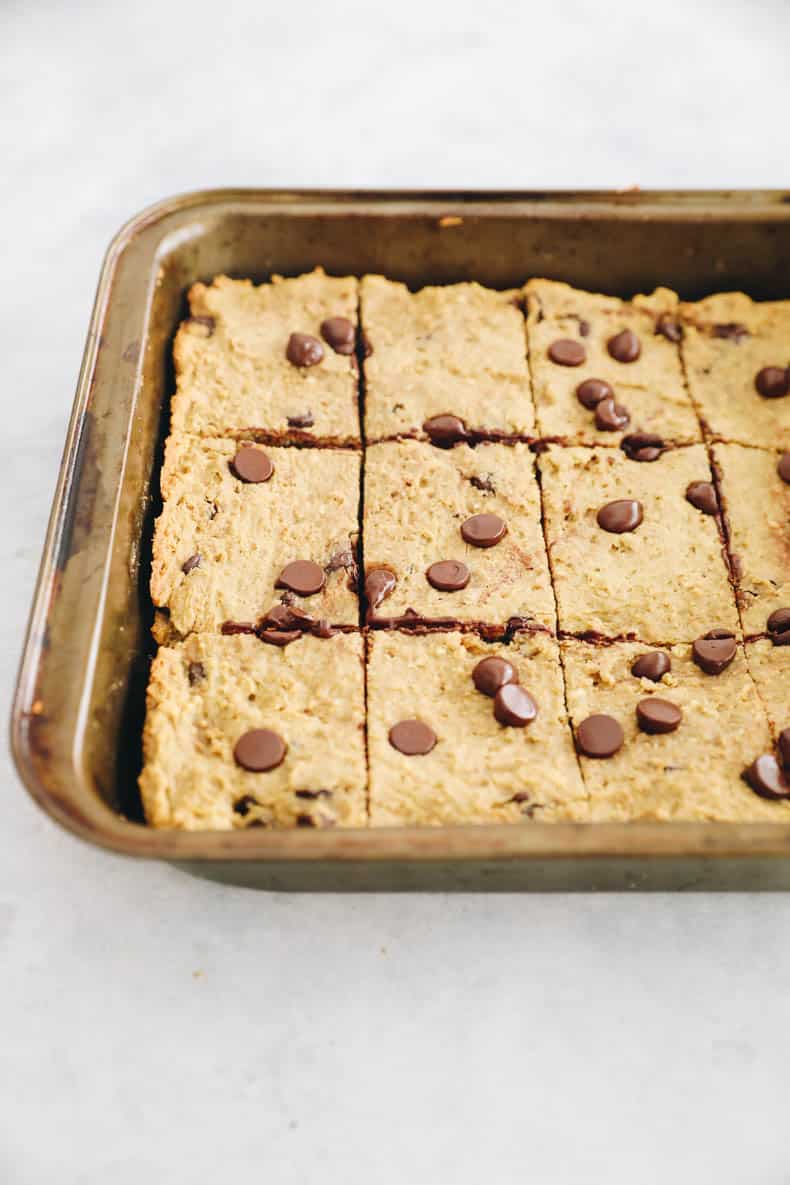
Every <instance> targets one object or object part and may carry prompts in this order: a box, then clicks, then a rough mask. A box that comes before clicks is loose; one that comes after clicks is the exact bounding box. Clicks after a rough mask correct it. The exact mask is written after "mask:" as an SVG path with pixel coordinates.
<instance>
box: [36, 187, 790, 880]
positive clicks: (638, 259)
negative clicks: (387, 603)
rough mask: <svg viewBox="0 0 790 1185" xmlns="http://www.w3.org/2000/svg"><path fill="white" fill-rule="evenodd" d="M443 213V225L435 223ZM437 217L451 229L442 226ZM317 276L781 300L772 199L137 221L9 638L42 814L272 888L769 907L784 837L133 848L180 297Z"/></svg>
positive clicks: (218, 204) (255, 840)
mask: <svg viewBox="0 0 790 1185" xmlns="http://www.w3.org/2000/svg"><path fill="white" fill-rule="evenodd" d="M448 215H450V216H452V218H453V222H454V223H455V224H454V225H447V224H446V223H445V225H442V220H443V219H446V217H447V216H448ZM457 219H460V220H461V221H460V223H458V222H457V221H456V220H457ZM317 263H321V264H322V265H323V266H324V267H326V269H327V270H328V271H331V272H355V273H357V274H361V273H362V272H364V271H381V272H385V273H386V274H388V275H390V276H392V277H394V278H400V279H403V280H405V281H406V282H408V283H410V284H413V285H420V284H423V283H431V282H449V281H454V280H459V279H468V278H474V279H478V280H481V281H482V282H484V283H487V284H491V285H494V286H498V287H504V286H509V285H513V284H517V283H520V282H522V281H523V280H524V279H525V278H527V277H528V276H530V275H544V276H549V277H555V278H558V279H559V278H561V279H565V280H568V281H569V282H571V283H574V284H577V285H579V286H582V287H588V288H593V289H596V290H598V289H601V290H604V291H609V292H619V293H622V294H624V295H628V294H630V293H633V292H635V291H644V290H648V289H650V288H652V287H653V286H655V285H657V284H660V283H664V284H668V285H670V286H672V287H674V288H676V289H677V290H678V291H679V292H680V293H681V295H683V296H684V297H689V298H691V297H697V296H700V295H702V294H704V293H706V292H712V291H716V290H720V289H726V288H744V289H746V290H747V291H748V292H749V293H750V294H752V295H753V296H755V297H757V298H764V299H767V298H781V297H787V296H788V295H790V292H788V276H790V194H787V193H781V192H766V193H755V192H735V193H686V194H684V193H670V192H662V193H638V192H630V191H629V192H625V193H615V194H605V193H587V194H585V193H577V194H572V193H567V194H552V193H525V194H455V193H442V194H416V193H415V194H410V193H406V194H398V193H359V192H357V193H333V192H322V193H309V192H299V193H272V192H267V191H254V190H250V191H219V192H212V193H205V194H201V193H196V194H188V195H186V196H184V197H182V198H176V199H173V200H170V201H166V202H163V203H161V204H160V205H158V206H156V207H154V208H153V209H151V210H148V211H145V212H144V213H142V214H141V215H139V216H138V217H137V218H135V219H134V220H133V221H132V222H131V223H129V224H128V225H127V226H126V227H124V228H123V230H121V232H120V233H119V234H118V236H117V237H116V239H115V240H114V242H113V244H112V245H111V247H110V250H109V252H108V255H107V258H106V260H105V264H104V268H103V271H102V276H101V280H100V284H99V290H98V294H97V299H96V306H95V309H94V314H93V318H92V321H91V327H90V332H89V337H88V343H87V346H86V351H85V357H84V362H83V367H82V371H81V375H80V380H79V386H78V391H77V397H76V402H75V406H74V412H73V416H72V421H71V425H70V428H69V434H68V439H67V443H66V450H65V454H64V459H63V467H62V472H61V475H60V480H59V483H58V488H57V493H56V498H55V506H54V509H53V515H52V519H51V522H50V528H49V533H48V537H47V542H46V548H45V554H44V558H43V561H42V568H41V573H40V578H39V585H38V589H37V593H36V599H35V603H34V607H33V611H32V615H31V621H30V627H29V634H28V639H27V644H26V647H25V654H24V658H23V662H22V667H21V671H20V676H19V685H18V690H17V695H16V701H15V707H14V715H13V721H12V743H13V748H14V755H15V758H16V762H17V766H18V769H19V771H20V774H21V776H22V778H23V780H24V782H25V784H26V785H27V787H28V789H29V790H30V792H31V793H32V794H33V795H34V797H35V798H36V799H37V801H38V802H39V803H40V804H41V805H42V807H43V808H44V809H45V810H46V811H48V812H49V814H51V815H52V816H53V817H55V818H56V819H58V820H59V821H60V822H61V823H63V824H64V825H65V826H66V827H68V828H70V829H71V830H72V831H74V832H75V833H76V834H78V835H80V836H82V837H83V838H84V839H87V840H89V841H91V842H94V843H97V844H100V845H102V846H104V847H108V848H111V849H114V850H116V851H119V852H125V853H128V854H132V855H140V856H149V857H156V858H159V859H166V860H174V861H178V862H179V863H184V864H185V865H186V866H187V867H189V869H190V870H192V871H196V872H198V873H200V874H202V875H210V876H213V877H218V878H220V879H223V880H227V881H231V882H235V883H243V884H255V885H261V886H264V887H278V888H291V889H293V888H313V889H314V888H336V889H344V888H355V889H361V888H385V887H389V888H406V889H408V888H420V887H440V888H444V889H446V888H453V887H456V888H484V887H490V888H492V889H500V888H501V889H512V888H516V887H522V886H523V887H536V888H542V889H551V888H569V887H578V888H588V887H602V888H603V887H606V888H652V887H655V888H666V887H676V888H712V887H733V888H750V887H753V888H775V887H785V886H788V885H790V827H787V826H783V825H778V824H777V825H770V824H768V825H756V824H750V825H733V824H647V823H639V824H632V825H621V824H598V825H594V826H576V825H571V824H557V825H549V824H530V825H529V826H524V827H507V826H491V827H458V828H442V829H436V830H433V829H430V830H428V829H426V830H419V829H414V828H404V829H398V830H370V831H359V832H350V831H328V832H312V831H306V830H299V831H293V832H286V831H281V832H276V831H264V830H253V831H248V832H233V833H217V834H209V833H199V834H198V833H191V834H190V833H177V832H166V831H155V830H153V829H149V828H146V827H145V826H144V825H143V824H142V822H141V817H140V812H139V801H138V799H137V792H136V777H137V774H138V772H139V766H140V733H141V727H142V719H143V702H144V692H145V682H146V676H147V670H148V662H149V658H150V642H149V626H150V620H151V606H150V601H149V599H148V596H147V591H146V590H147V581H148V566H149V560H150V557H149V549H150V538H151V524H152V519H153V516H154V513H155V510H156V486H157V482H156V475H157V472H158V467H159V463H160V460H161V449H162V442H163V439H164V435H165V434H166V427H167V425H166V419H167V416H166V406H167V399H168V396H169V394H170V392H171V390H172V374H171V371H170V360H169V359H170V344H171V341H172V336H173V333H174V330H175V327H176V325H177V323H178V320H179V318H180V316H181V315H182V313H183V302H184V292H185V290H186V288H187V287H188V286H189V285H190V284H191V283H192V282H193V281H194V280H196V279H199V278H200V279H210V278H211V277H212V276H213V275H215V274H216V273H219V272H226V273H228V274H230V275H236V276H251V277H252V278H254V279H257V280H261V279H265V278H266V277H267V276H268V275H269V274H271V272H273V271H279V272H285V273H297V272H300V271H305V270H309V269H310V268H312V267H313V266H315V264H317Z"/></svg>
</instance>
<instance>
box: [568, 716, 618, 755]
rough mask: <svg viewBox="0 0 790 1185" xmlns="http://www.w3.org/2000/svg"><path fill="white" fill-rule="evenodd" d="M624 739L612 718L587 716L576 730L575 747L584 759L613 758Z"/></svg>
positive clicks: (616, 722)
mask: <svg viewBox="0 0 790 1185" xmlns="http://www.w3.org/2000/svg"><path fill="white" fill-rule="evenodd" d="M624 740H625V737H624V735H623V730H622V727H621V725H620V724H619V722H618V721H617V720H615V718H614V717H613V716H604V715H596V716H588V717H587V719H586V720H582V722H581V724H580V725H579V727H578V728H577V729H576V747H577V748H578V750H579V752H580V753H583V754H584V755H585V757H613V756H614V754H615V753H616V752H617V751H618V749H620V748H622V745H623V741H624Z"/></svg>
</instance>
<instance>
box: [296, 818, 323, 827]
mask: <svg viewBox="0 0 790 1185" xmlns="http://www.w3.org/2000/svg"><path fill="white" fill-rule="evenodd" d="M296 826H297V827H317V826H318V824H317V823H316V821H315V819H314V818H313V816H312V815H297V816H296Z"/></svg>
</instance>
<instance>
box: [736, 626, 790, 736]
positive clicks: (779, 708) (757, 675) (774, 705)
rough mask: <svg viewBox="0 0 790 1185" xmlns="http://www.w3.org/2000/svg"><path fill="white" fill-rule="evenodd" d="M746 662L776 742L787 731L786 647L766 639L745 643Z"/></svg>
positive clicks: (789, 665) (789, 652)
mask: <svg viewBox="0 0 790 1185" xmlns="http://www.w3.org/2000/svg"><path fill="white" fill-rule="evenodd" d="M746 659H747V662H748V663H749V670H750V671H751V674H752V678H753V679H754V681H755V683H756V684H757V690H758V691H759V693H760V697H761V699H762V701H763V703H764V704H765V710H766V711H767V713H768V719H769V721H770V724H771V729H772V731H773V734H774V737H775V738H776V737H778V736H779V733H780V732H781V731H782V730H783V729H785V728H790V646H774V644H773V642H770V641H768V639H767V638H761V639H759V640H758V641H756V642H747V643H746ZM755 756H756V753H755Z"/></svg>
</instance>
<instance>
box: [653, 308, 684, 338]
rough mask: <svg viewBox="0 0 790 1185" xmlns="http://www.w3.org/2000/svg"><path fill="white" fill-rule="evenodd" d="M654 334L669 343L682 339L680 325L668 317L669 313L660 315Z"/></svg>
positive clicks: (673, 318)
mask: <svg viewBox="0 0 790 1185" xmlns="http://www.w3.org/2000/svg"><path fill="white" fill-rule="evenodd" d="M656 333H657V334H660V335H661V337H665V338H666V339H667V341H671V342H679V341H682V339H683V327H682V325H681V324H680V322H679V321H678V320H677V319H676V318H675V317H672V316H670V314H669V313H662V314H661V316H660V317H659V318H658V320H657V321H656Z"/></svg>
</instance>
